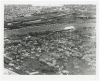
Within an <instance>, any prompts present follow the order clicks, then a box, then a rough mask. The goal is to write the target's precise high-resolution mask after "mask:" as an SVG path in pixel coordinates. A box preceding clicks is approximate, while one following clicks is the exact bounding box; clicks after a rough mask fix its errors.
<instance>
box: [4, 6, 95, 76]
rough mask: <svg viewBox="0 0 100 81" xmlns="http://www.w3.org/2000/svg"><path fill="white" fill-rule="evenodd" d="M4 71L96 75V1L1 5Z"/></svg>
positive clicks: (28, 73)
mask: <svg viewBox="0 0 100 81" xmlns="http://www.w3.org/2000/svg"><path fill="white" fill-rule="evenodd" d="M3 58H4V60H3V62H4V71H3V72H4V75H96V5H94V4H63V5H60V6H52V5H48V6H41V5H40V6H36V5H33V4H5V5H4V55H3Z"/></svg>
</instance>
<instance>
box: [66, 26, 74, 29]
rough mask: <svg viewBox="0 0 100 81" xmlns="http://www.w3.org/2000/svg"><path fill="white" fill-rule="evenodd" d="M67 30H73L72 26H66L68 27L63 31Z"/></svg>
mask: <svg viewBox="0 0 100 81" xmlns="http://www.w3.org/2000/svg"><path fill="white" fill-rule="evenodd" d="M69 29H75V27H74V26H68V27H65V28H64V30H69Z"/></svg>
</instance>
